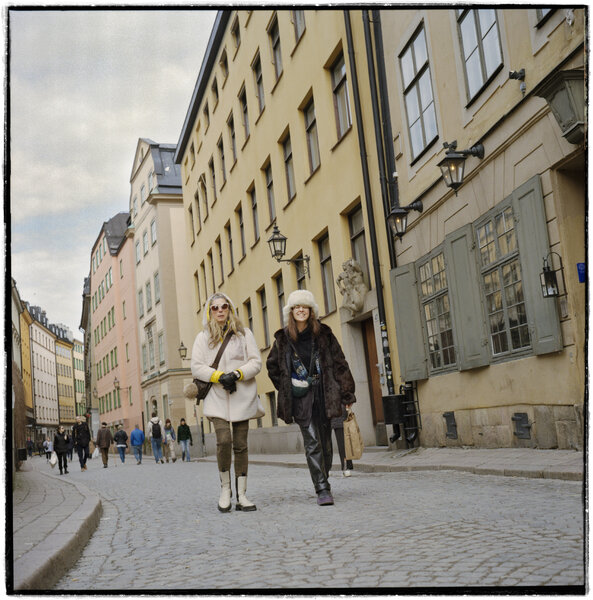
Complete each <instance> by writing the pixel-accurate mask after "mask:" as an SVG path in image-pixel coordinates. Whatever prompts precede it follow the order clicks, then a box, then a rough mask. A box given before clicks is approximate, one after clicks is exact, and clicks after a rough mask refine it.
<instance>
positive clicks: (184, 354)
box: [177, 342, 187, 360]
mask: <svg viewBox="0 0 593 600" xmlns="http://www.w3.org/2000/svg"><path fill="white" fill-rule="evenodd" d="M177 352H179V357H180V358H181V360H185V359H186V358H187V348H186V347H185V346H184V345H183V342H181V344H180V345H179V348H177Z"/></svg>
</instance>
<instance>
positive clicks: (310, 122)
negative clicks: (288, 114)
mask: <svg viewBox="0 0 593 600" xmlns="http://www.w3.org/2000/svg"><path fill="white" fill-rule="evenodd" d="M302 112H303V117H304V119H305V135H306V140H307V154H308V156H309V170H310V175H312V174H313V173H315V171H317V169H319V167H320V166H321V152H320V148H319V135H318V131H317V115H316V113H315V100H314V98H313V97H311V99H310V100H309V101H308V102H307V104H306V105H305V106H304V107H303V111H302ZM311 113H312V117H311V116H310V114H311ZM313 141H314V144H313V143H312V142H313ZM313 150H315V153H314V152H313ZM313 154H315V158H316V160H317V162H316V164H315V163H314V160H313V158H314V156H313Z"/></svg>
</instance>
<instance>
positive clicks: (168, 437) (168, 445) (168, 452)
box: [163, 419, 177, 462]
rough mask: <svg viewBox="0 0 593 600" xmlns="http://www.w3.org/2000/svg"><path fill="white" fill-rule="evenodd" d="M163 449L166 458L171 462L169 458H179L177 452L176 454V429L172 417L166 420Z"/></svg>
mask: <svg viewBox="0 0 593 600" xmlns="http://www.w3.org/2000/svg"><path fill="white" fill-rule="evenodd" d="M163 451H164V453H165V460H166V461H167V462H169V458H170V459H171V460H172V461H173V462H175V461H176V460H177V454H175V429H173V425H172V424H171V419H167V420H166V421H165V433H164V437H163Z"/></svg>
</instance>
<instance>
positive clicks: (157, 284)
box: [154, 271, 161, 304]
mask: <svg viewBox="0 0 593 600" xmlns="http://www.w3.org/2000/svg"><path fill="white" fill-rule="evenodd" d="M160 301H161V279H160V277H159V272H158V271H157V272H156V273H155V274H154V303H155V304H158V303H159V302H160Z"/></svg>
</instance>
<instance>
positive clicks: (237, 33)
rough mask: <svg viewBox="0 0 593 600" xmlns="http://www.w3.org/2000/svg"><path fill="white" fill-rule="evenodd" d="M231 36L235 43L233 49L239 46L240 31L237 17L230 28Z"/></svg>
mask: <svg viewBox="0 0 593 600" xmlns="http://www.w3.org/2000/svg"><path fill="white" fill-rule="evenodd" d="M231 36H232V37H233V42H234V43H235V49H237V48H239V46H240V45H241V31H240V29H239V18H238V17H237V18H236V19H235V21H234V22H233V24H232V26H231Z"/></svg>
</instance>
